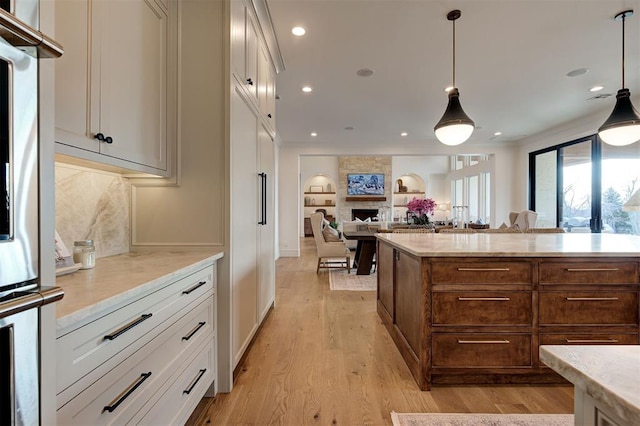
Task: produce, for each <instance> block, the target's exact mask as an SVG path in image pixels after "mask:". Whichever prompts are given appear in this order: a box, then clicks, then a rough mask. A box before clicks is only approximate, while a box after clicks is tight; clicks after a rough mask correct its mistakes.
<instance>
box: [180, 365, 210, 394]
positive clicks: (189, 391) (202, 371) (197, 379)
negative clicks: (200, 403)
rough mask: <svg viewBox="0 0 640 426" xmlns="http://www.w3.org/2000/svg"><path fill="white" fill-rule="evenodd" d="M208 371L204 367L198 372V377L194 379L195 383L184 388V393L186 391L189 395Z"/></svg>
mask: <svg viewBox="0 0 640 426" xmlns="http://www.w3.org/2000/svg"><path fill="white" fill-rule="evenodd" d="M206 372H207V369H206V368H203V369H202V370H200V373H198V377H196V379H195V380H194V381H193V383H191V386H189V389H185V390H183V391H182V393H186V394H187V395H189V394H190V393H191V391H192V390H193V388H195V387H196V385H197V384H198V382H199V381H200V379H202V376H204V373H206Z"/></svg>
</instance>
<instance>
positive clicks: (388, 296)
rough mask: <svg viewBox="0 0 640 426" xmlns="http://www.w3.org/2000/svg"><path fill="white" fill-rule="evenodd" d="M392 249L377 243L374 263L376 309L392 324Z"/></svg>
mask: <svg viewBox="0 0 640 426" xmlns="http://www.w3.org/2000/svg"><path fill="white" fill-rule="evenodd" d="M394 251H395V250H394V248H393V247H391V246H390V245H388V244H380V243H378V249H377V252H376V262H377V265H376V267H377V270H378V273H377V275H378V308H379V309H380V308H381V309H383V312H382V313H381V314H383V315H387V317H388V318H387V320H388V321H390V322H393V317H394V312H395V311H394V300H393V256H394Z"/></svg>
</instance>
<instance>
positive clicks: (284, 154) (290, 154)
mask: <svg viewBox="0 0 640 426" xmlns="http://www.w3.org/2000/svg"><path fill="white" fill-rule="evenodd" d="M517 152H518V147H514V146H506V147H505V146H502V145H498V144H495V145H487V146H481V145H472V144H463V145H461V146H457V147H448V146H445V145H441V144H438V145H435V146H433V147H431V146H428V145H427V143H426V142H425V145H424V146H418V145H410V144H397V145H393V144H388V145H385V146H372V147H370V148H368V149H367V150H366V152H363V151H362V148H361V147H353V146H351V147H350V146H344V145H340V144H322V145H309V144H283V145H281V147H280V157H279V170H278V179H279V184H278V185H279V199H278V209H279V214H280V216H279V243H280V256H282V257H297V256H299V255H300V229H301V223H302V214H301V213H300V211H301V208H300V205H301V204H300V200H301V197H300V194H301V191H302V186H301V185H302V183H304V179H303V178H302V176H301V164H302V162H303V161H307V160H309V161H313V158H318V157H313V158H308V157H307V156H320V157H323V156H324V157H326V156H347V155H352V156H358V155H367V156H375V155H391V156H433V155H436V156H437V155H453V154H493V155H494V160H493V161H494V163H493V164H494V165H493V167H494V170H493V172H494V176H492V180H493V182H494V183H493V187H494V194H492V197H491V199H492V205H493V211H495V212H496V214H495V218H494V221H496V223H498V224H499V223H501V222H498V221H503V220H508V215H509V212H510V211H511V210H512V209H517V208H518V203H519V202H520V201H519V195H518V191H520V186H519V185H517V184H516V183H518V182H519V180H518V179H517V178H516V177H515V175H516V174H517V173H516V171H517V172H518V173H520V170H519V169H518V162H517V161H516V159H515V157H514V155H516V153H517ZM310 173H311V172H310ZM393 173H394V175H395V171H394V172H393ZM400 174H402V172H400ZM336 175H337V174H336ZM524 179H525V180H526V175H525V177H524ZM394 182H395V181H394ZM427 189H428V188H427ZM523 199H524V200H526V197H525V198H523Z"/></svg>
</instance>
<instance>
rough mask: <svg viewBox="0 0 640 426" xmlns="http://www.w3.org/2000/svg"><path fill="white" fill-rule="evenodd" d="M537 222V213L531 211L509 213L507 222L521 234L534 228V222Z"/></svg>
mask: <svg viewBox="0 0 640 426" xmlns="http://www.w3.org/2000/svg"><path fill="white" fill-rule="evenodd" d="M537 220H538V213H536V212H534V211H533V210H523V211H521V212H520V213H518V212H511V213H509V221H510V222H511V226H517V227H518V228H519V229H520V230H521V231H522V232H524V231H526V230H527V229H529V228H535V227H536V221H537Z"/></svg>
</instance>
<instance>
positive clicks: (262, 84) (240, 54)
mask: <svg viewBox="0 0 640 426" xmlns="http://www.w3.org/2000/svg"><path fill="white" fill-rule="evenodd" d="M252 10H253V9H252V7H248V6H247V4H245V2H244V1H243V0H231V70H232V72H233V74H234V76H235V79H236V81H237V82H238V83H239V84H240V85H241V87H243V91H244V93H245V94H246V95H247V97H248V99H249V100H251V101H252V102H253V103H254V104H255V106H256V107H257V108H258V111H259V112H260V117H261V118H262V120H263V122H264V123H265V124H266V126H267V128H268V129H269V130H270V132H271V134H272V135H273V134H275V129H276V125H275V90H276V89H275V88H276V82H275V76H276V72H275V68H274V66H273V63H272V59H271V56H270V55H269V50H268V49H267V46H266V43H265V42H264V40H263V38H262V37H261V36H260V34H259V33H258V29H259V28H260V27H259V26H258V25H256V22H257V21H256V19H255V17H254V14H253V13H252Z"/></svg>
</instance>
